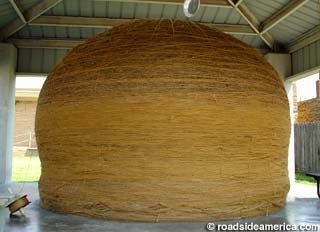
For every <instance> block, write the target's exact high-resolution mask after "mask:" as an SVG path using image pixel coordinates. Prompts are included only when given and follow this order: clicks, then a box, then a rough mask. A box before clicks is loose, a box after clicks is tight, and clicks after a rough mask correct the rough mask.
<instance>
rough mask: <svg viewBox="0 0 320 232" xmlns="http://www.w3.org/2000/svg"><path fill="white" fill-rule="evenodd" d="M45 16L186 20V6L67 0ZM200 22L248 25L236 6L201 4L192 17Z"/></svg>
mask: <svg viewBox="0 0 320 232" xmlns="http://www.w3.org/2000/svg"><path fill="white" fill-rule="evenodd" d="M45 15H60V16H61V15H66V16H83V17H106V18H127V19H132V18H154V19H158V18H171V19H186V17H185V16H184V14H183V7H182V5H174V4H153V3H133V2H119V1H114V2H113V1H90V0H67V1H63V2H61V3H59V4H58V5H57V6H55V7H54V8H52V9H50V10H49V11H48V12H46V13H45ZM192 20H194V21H198V22H215V23H228V24H247V23H246V21H245V20H244V19H242V18H241V16H240V14H239V13H237V12H236V11H235V10H233V9H232V8H214V7H207V6H201V7H200V9H199V11H198V12H197V13H196V15H195V16H194V17H193V18H192Z"/></svg>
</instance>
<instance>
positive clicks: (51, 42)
mask: <svg viewBox="0 0 320 232" xmlns="http://www.w3.org/2000/svg"><path fill="white" fill-rule="evenodd" d="M84 41H85V40H83V39H78V40H76V39H73V40H71V39H9V40H8V42H9V43H12V44H14V45H15V46H16V47H18V48H55V49H70V48H73V47H75V46H77V45H79V44H82V43H83V42H84Z"/></svg>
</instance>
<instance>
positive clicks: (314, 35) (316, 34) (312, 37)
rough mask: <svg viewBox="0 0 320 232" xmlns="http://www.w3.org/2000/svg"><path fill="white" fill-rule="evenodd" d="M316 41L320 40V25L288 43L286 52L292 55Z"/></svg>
mask: <svg viewBox="0 0 320 232" xmlns="http://www.w3.org/2000/svg"><path fill="white" fill-rule="evenodd" d="M317 40H320V25H318V26H316V27H314V28H313V29H311V30H310V31H308V32H307V33H304V34H303V35H302V36H301V37H300V38H298V39H297V40H295V41H293V42H292V43H290V44H289V46H288V48H287V50H288V52H289V53H292V52H295V51H297V50H299V49H301V48H303V47H305V46H308V45H309V44H311V43H313V42H315V41H317Z"/></svg>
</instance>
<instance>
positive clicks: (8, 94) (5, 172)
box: [0, 43, 17, 185]
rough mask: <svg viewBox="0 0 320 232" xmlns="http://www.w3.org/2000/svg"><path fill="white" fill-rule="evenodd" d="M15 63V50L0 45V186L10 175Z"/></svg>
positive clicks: (3, 44)
mask: <svg viewBox="0 0 320 232" xmlns="http://www.w3.org/2000/svg"><path fill="white" fill-rule="evenodd" d="M16 61H17V49H16V48H15V47H14V46H13V45H11V44H5V43H0V185H4V184H8V183H9V182H10V181H11V175H12V171H11V169H12V144H13V126H14V112H15V69H16Z"/></svg>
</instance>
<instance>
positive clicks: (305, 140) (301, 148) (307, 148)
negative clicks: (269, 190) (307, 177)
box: [294, 122, 320, 173]
mask: <svg viewBox="0 0 320 232" xmlns="http://www.w3.org/2000/svg"><path fill="white" fill-rule="evenodd" d="M294 139H295V140H294V141H295V147H294V149H295V166H296V172H303V173H305V172H320V123H319V122H316V123H303V124H295V125H294Z"/></svg>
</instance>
